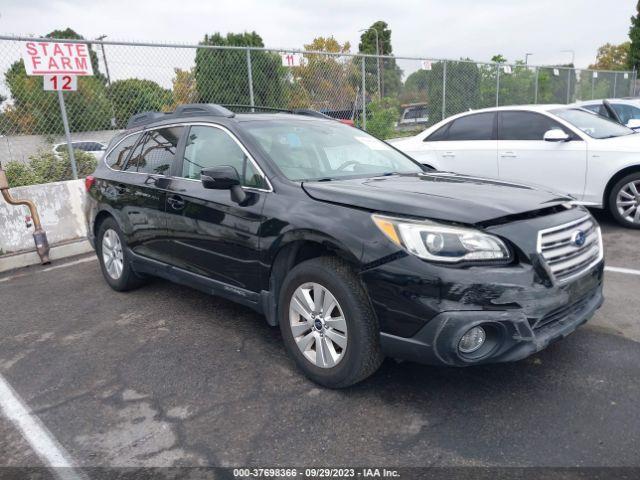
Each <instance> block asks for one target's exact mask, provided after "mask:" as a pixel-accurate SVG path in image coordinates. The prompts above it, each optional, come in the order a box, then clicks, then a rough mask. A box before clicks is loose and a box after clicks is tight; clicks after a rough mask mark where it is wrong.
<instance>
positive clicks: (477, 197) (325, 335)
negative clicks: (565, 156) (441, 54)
mask: <svg viewBox="0 0 640 480" xmlns="http://www.w3.org/2000/svg"><path fill="white" fill-rule="evenodd" d="M86 187H87V191H88V194H89V215H88V217H87V218H88V230H89V232H90V235H89V236H90V241H91V242H92V244H93V245H94V246H95V250H96V254H97V256H98V259H99V262H100V267H101V270H102V274H103V275H104V278H105V280H106V282H107V283H108V284H109V286H111V287H112V288H113V289H114V290H117V291H126V290H130V289H133V288H136V287H138V286H140V285H142V284H143V283H144V282H145V280H146V279H147V278H149V277H150V276H157V277H162V278H165V279H168V280H171V281H173V282H177V283H180V284H184V285H188V286H190V287H193V288H196V289H200V290H202V291H203V292H206V293H209V294H214V295H219V296H221V297H224V298H227V299H230V300H233V301H235V302H238V303H240V304H242V305H245V306H247V307H250V308H252V309H254V310H255V311H257V312H260V313H262V314H264V316H265V318H266V320H267V322H268V323H269V324H270V325H273V326H276V325H279V327H280V331H281V333H282V340H283V342H284V346H285V348H286V350H287V352H288V353H289V355H290V356H291V358H292V359H293V361H294V362H295V363H296V364H297V366H298V367H299V368H300V369H301V370H302V371H303V372H304V373H305V374H306V375H307V376H308V377H309V378H310V379H312V380H313V381H315V382H317V383H319V384H321V385H325V386H327V387H333V388H337V387H346V386H349V385H352V384H354V383H356V382H359V381H361V380H363V379H365V378H366V377H368V376H369V375H371V374H372V373H373V372H375V371H376V369H377V368H378V367H379V365H380V363H381V362H382V360H383V358H384V357H385V356H389V357H394V358H398V359H408V360H413V361H417V362H422V363H428V364H433V365H448V366H468V365H478V364H483V363H490V362H508V361H514V360H519V359H522V358H525V357H527V356H529V355H531V354H533V353H535V352H538V351H540V350H542V349H543V348H545V347H546V346H547V345H549V344H551V343H553V342H555V341H556V340H559V339H562V338H564V337H566V336H567V335H569V334H570V333H571V332H573V331H574V330H575V329H576V328H577V327H579V326H580V325H582V324H583V323H585V322H586V321H587V320H588V319H589V318H590V317H591V316H592V315H593V314H594V312H595V311H596V310H597V309H598V308H599V307H600V305H601V304H602V301H603V296H602V279H603V268H604V267H603V265H604V260H603V249H602V239H601V234H600V228H599V226H598V224H597V222H596V221H595V220H594V219H593V217H592V216H591V215H590V214H589V212H588V211H587V210H586V209H585V208H584V207H582V206H579V205H576V204H575V202H573V201H572V200H571V198H569V197H567V196H564V195H559V194H556V193H554V192H550V191H546V190H541V189H536V188H532V187H528V186H525V185H522V184H514V183H508V182H504V181H499V180H487V179H483V178H479V177H472V176H465V175H455V174H450V173H443V172H432V171H427V170H426V169H425V168H424V167H423V166H422V165H420V164H419V163H418V162H416V161H414V160H413V159H411V158H409V157H407V156H406V155H404V154H403V153H401V152H399V151H398V150H396V149H394V148H392V147H391V146H389V145H388V144H387V143H385V142H383V141H381V140H378V139H376V138H374V137H373V136H371V135H368V134H367V133H365V132H363V131H361V130H358V129H356V128H353V127H349V126H346V125H343V124H340V123H338V122H335V121H333V120H326V119H322V118H313V117H309V116H303V115H292V114H255V113H253V114H234V113H232V112H231V111H229V110H227V109H225V108H223V107H220V106H218V105H183V106H180V107H178V108H177V109H176V111H175V112H173V113H160V112H149V113H143V114H140V115H137V116H134V117H133V118H132V119H131V120H130V122H129V124H128V126H127V130H126V131H124V132H122V133H120V134H118V135H116V136H115V137H114V139H113V140H112V141H111V142H110V144H109V147H108V149H107V152H106V155H105V156H104V159H103V161H102V162H100V164H99V166H98V168H97V169H96V171H95V173H94V174H93V175H92V176H90V177H88V178H87V180H86Z"/></svg>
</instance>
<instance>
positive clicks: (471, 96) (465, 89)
mask: <svg viewBox="0 0 640 480" xmlns="http://www.w3.org/2000/svg"><path fill="white" fill-rule="evenodd" d="M427 73H428V76H427V86H428V88H427V90H428V92H429V98H430V99H431V101H430V107H429V122H430V123H435V122H438V121H440V120H441V119H442V118H444V117H448V116H449V115H454V114H456V113H460V112H464V111H465V110H468V109H470V108H478V107H479V106H480V82H481V77H480V71H479V70H478V66H477V65H476V64H475V63H473V62H468V61H459V62H447V85H446V98H445V101H446V111H445V112H444V117H443V112H442V88H443V81H442V80H443V75H444V63H443V62H436V63H434V64H432V66H431V70H430V71H428V72H427ZM494 89H495V87H494Z"/></svg>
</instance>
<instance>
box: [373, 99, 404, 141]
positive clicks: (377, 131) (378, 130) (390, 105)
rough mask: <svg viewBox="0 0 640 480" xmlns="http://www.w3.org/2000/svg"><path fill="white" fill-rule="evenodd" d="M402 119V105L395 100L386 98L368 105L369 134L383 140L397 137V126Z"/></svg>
mask: <svg viewBox="0 0 640 480" xmlns="http://www.w3.org/2000/svg"><path fill="white" fill-rule="evenodd" d="M399 118H400V104H399V103H398V100H397V99H395V98H389V97H384V98H383V99H382V100H377V101H373V102H371V103H370V104H369V105H367V132H368V133H370V134H371V135H373V136H374V137H378V138H381V139H386V138H392V137H396V136H397V132H396V130H395V124H396V122H397V121H398V119H399Z"/></svg>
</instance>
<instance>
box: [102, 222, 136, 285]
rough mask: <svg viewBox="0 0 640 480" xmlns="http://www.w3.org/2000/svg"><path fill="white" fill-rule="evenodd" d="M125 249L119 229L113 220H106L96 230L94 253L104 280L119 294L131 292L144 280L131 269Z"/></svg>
mask: <svg viewBox="0 0 640 480" xmlns="http://www.w3.org/2000/svg"><path fill="white" fill-rule="evenodd" d="M125 247H126V243H125V242H124V236H123V235H122V231H121V230H120V227H118V224H117V223H116V221H115V220H114V219H113V218H107V219H106V220H105V221H103V222H102V224H100V228H99V229H98V235H97V236H96V253H97V255H98V260H99V261H100V268H101V269H102V274H103V276H104V278H105V280H106V281H107V283H108V284H109V286H110V287H111V288H113V289H114V290H117V291H119V292H125V291H127V290H132V289H134V288H137V287H139V286H140V285H142V284H143V283H144V278H143V277H141V276H139V275H138V274H136V273H135V272H134V271H133V269H132V268H131V263H130V261H129V258H128V256H127V249H126V248H125Z"/></svg>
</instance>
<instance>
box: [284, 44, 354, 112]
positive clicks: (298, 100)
mask: <svg viewBox="0 0 640 480" xmlns="http://www.w3.org/2000/svg"><path fill="white" fill-rule="evenodd" d="M304 48H305V50H309V51H314V52H329V53H337V54H340V53H349V49H350V45H349V42H345V43H343V44H341V43H340V42H338V41H337V40H336V39H335V38H333V37H326V38H325V37H316V38H314V39H313V41H312V42H311V43H309V44H306V45H305V46H304ZM290 70H291V82H290V84H289V87H288V88H287V95H286V96H287V106H288V107H289V108H303V107H306V108H313V109H316V110H350V109H351V108H352V106H353V102H354V101H356V98H355V97H356V92H357V87H358V85H359V84H358V81H359V78H360V76H359V72H358V70H357V68H356V66H355V64H354V63H353V61H352V57H342V56H339V55H323V54H321V53H311V54H305V55H304V62H303V64H302V65H300V66H298V67H292V68H291V69H290Z"/></svg>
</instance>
